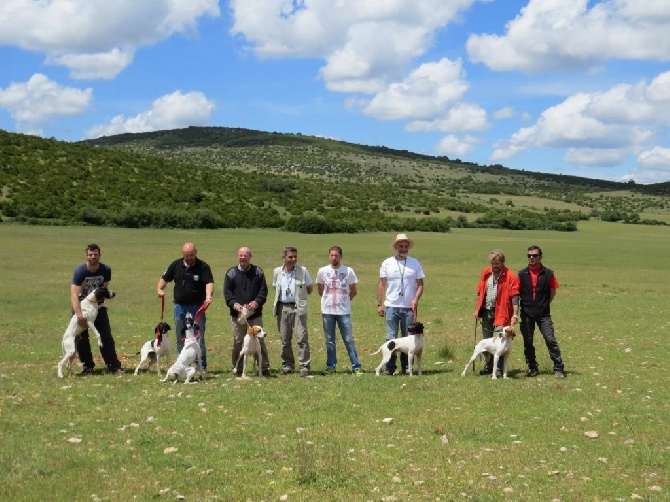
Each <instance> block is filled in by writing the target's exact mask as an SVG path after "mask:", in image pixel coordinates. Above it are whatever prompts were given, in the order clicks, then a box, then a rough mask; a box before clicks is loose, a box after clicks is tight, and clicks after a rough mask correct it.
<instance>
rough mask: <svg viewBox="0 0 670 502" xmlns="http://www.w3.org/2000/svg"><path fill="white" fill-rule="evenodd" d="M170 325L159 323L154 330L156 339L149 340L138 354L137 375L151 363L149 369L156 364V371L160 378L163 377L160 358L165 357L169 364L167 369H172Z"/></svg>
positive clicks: (166, 365) (166, 364)
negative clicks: (143, 366)
mask: <svg viewBox="0 0 670 502" xmlns="http://www.w3.org/2000/svg"><path fill="white" fill-rule="evenodd" d="M170 329H172V328H170V325H169V324H168V323H166V322H162V321H161V322H159V323H158V324H157V325H156V328H155V329H154V333H155V334H156V338H153V339H152V340H149V341H148V342H146V343H145V344H144V345H142V349H141V350H140V351H139V352H138V353H137V354H136V355H139V356H140V363H139V364H138V365H137V368H135V374H136V375H137V374H139V371H140V367H141V366H142V365H143V364H144V363H145V362H146V361H149V364H148V365H147V369H148V368H150V367H151V366H152V365H153V364H156V370H157V371H158V376H161V363H160V358H161V356H162V357H165V358H166V359H167V362H166V363H165V367H166V368H169V367H170V342H169V340H168V337H167V336H165V335H167V332H168V331H170Z"/></svg>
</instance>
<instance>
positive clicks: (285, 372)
mask: <svg viewBox="0 0 670 502" xmlns="http://www.w3.org/2000/svg"><path fill="white" fill-rule="evenodd" d="M289 373H293V368H282V369H281V374H282V375H288V374H289Z"/></svg>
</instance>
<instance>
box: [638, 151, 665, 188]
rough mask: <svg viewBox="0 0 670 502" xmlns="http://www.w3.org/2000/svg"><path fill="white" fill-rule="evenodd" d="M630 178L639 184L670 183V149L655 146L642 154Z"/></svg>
mask: <svg viewBox="0 0 670 502" xmlns="http://www.w3.org/2000/svg"><path fill="white" fill-rule="evenodd" d="M630 178H631V179H634V180H635V181H636V182H638V183H658V182H660V181H670V148H666V147H661V146H655V147H653V148H651V149H650V150H646V151H644V152H642V153H640V155H639V156H638V158H637V167H635V169H633V172H632V175H631V176H630Z"/></svg>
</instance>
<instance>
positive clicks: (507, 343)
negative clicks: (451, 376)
mask: <svg viewBox="0 0 670 502" xmlns="http://www.w3.org/2000/svg"><path fill="white" fill-rule="evenodd" d="M515 336H516V332H515V331H514V328H513V327H512V326H505V327H504V328H503V329H502V331H500V333H498V334H497V335H493V337H492V338H484V339H483V340H480V341H479V343H477V345H475V350H474V352H473V353H472V357H471V358H470V360H469V361H468V364H466V365H465V369H463V373H461V376H462V377H464V376H465V373H466V372H467V371H468V367H469V366H470V365H471V364H472V363H473V362H474V361H475V359H477V356H478V355H479V354H484V355H485V356H486V360H487V362H488V360H489V359H490V358H491V356H492V355H493V366H492V367H493V370H494V371H493V377H492V378H493V379H494V380H496V379H497V378H498V375H497V374H496V373H497V368H498V360H499V359H500V357H501V356H502V358H503V378H507V363H508V362H509V354H510V352H511V351H512V340H514V337H515Z"/></svg>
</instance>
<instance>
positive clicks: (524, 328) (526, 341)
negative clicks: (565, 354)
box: [521, 311, 563, 371]
mask: <svg viewBox="0 0 670 502" xmlns="http://www.w3.org/2000/svg"><path fill="white" fill-rule="evenodd" d="M535 326H537V327H538V328H539V329H540V333H542V336H543V337H544V343H545V344H546V346H547V350H549V357H550V358H551V360H552V361H553V363H554V371H563V359H562V358H561V349H560V348H559V346H558V342H557V341H556V337H555V336H554V323H553V321H552V320H551V316H550V315H548V316H543V317H528V316H525V315H523V311H522V314H521V334H522V335H523V354H524V356H526V364H527V365H528V369H531V370H536V369H537V359H536V358H535V346H534V345H533V336H534V335H535Z"/></svg>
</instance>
